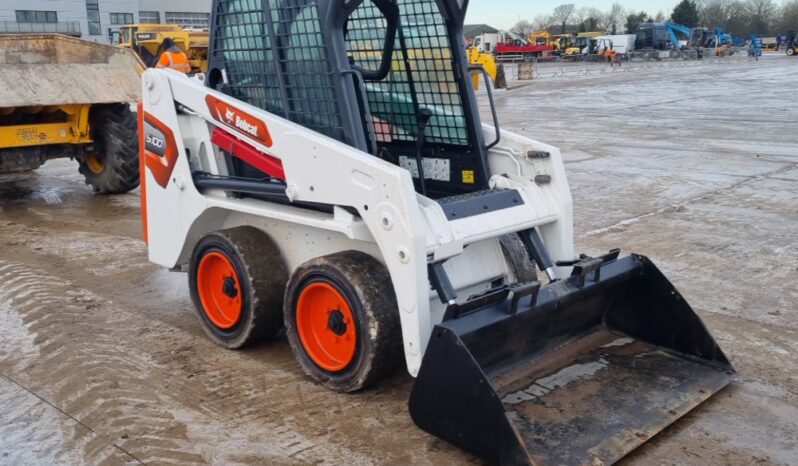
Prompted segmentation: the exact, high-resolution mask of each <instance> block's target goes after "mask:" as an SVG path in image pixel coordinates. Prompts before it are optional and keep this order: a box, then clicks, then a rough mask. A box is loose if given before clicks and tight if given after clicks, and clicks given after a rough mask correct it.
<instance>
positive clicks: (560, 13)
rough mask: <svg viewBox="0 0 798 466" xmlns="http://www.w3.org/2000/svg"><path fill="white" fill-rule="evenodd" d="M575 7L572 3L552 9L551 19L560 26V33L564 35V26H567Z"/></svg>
mask: <svg viewBox="0 0 798 466" xmlns="http://www.w3.org/2000/svg"><path fill="white" fill-rule="evenodd" d="M575 9H576V7H575V6H574V4H573V3H564V4H562V5H560V6H558V7H557V8H555V9H554V14H553V15H552V18H553V19H554V20H555V21H557V23H558V24H559V25H560V29H561V30H560V32H561V33H562V34H565V32H566V31H565V26H566V25H568V20H569V19H570V18H571V15H573V14H574V10H575Z"/></svg>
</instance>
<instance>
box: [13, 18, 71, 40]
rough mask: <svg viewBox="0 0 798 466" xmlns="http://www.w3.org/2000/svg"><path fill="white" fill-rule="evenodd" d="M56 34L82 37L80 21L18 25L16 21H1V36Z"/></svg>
mask: <svg viewBox="0 0 798 466" xmlns="http://www.w3.org/2000/svg"><path fill="white" fill-rule="evenodd" d="M29 33H33V34H36V33H54V34H65V35H68V36H76V37H80V36H81V32H80V21H63V22H59V23H17V22H16V21H0V34H29Z"/></svg>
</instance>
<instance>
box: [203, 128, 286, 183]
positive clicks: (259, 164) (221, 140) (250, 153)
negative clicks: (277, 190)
mask: <svg viewBox="0 0 798 466" xmlns="http://www.w3.org/2000/svg"><path fill="white" fill-rule="evenodd" d="M211 142H212V143H214V144H215V145H217V146H219V148H220V149H222V150H223V151H225V152H229V153H231V154H233V155H234V156H236V157H237V158H239V159H241V160H243V161H244V162H245V163H247V164H248V165H251V166H253V167H255V168H257V169H258V170H260V171H262V172H263V173H266V174H267V175H269V176H272V177H274V178H279V179H281V180H283V181H285V171H284V170H283V163H282V162H281V161H280V159H278V158H276V157H272V156H271V155H269V154H265V153H263V152H261V151H259V150H258V149H256V148H255V147H253V146H251V145H250V144H247V143H246V142H244V141H242V140H240V139H238V138H237V137H235V136H233V135H232V134H230V133H228V132H227V131H225V130H223V129H221V128H214V129H213V133H212V134H211Z"/></svg>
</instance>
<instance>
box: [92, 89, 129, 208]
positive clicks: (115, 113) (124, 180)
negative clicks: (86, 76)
mask: <svg viewBox="0 0 798 466" xmlns="http://www.w3.org/2000/svg"><path fill="white" fill-rule="evenodd" d="M89 124H90V126H91V133H92V137H93V138H94V144H93V149H92V150H91V151H90V153H88V154H87V155H85V156H84V157H83V158H82V159H80V160H79V163H80V168H79V170H80V173H81V175H83V177H84V178H85V180H86V184H87V185H90V186H91V187H92V188H93V189H94V192H96V193H99V194H122V193H126V192H128V191H131V190H133V189H135V188H136V187H137V186H138V185H139V138H138V122H137V120H136V114H135V113H134V112H132V111H131V110H130V105H129V104H111V105H98V106H95V107H92V109H91V113H90V114H89Z"/></svg>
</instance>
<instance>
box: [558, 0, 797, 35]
mask: <svg viewBox="0 0 798 466" xmlns="http://www.w3.org/2000/svg"><path fill="white" fill-rule="evenodd" d="M796 1H798V0H796ZM589 16H590V8H587V7H584V6H583V7H582V8H578V9H576V10H575V11H574V14H573V22H574V24H578V25H579V27H580V28H582V27H584V25H585V20H586V19H587V18H588V17H589ZM582 32H584V31H582Z"/></svg>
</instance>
